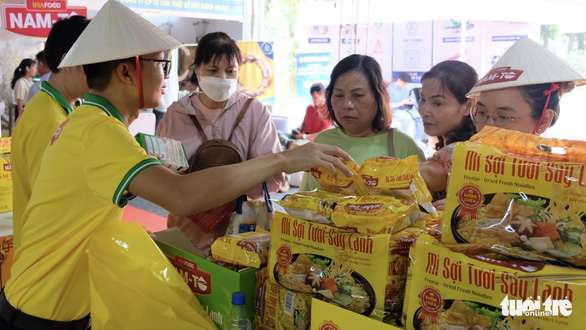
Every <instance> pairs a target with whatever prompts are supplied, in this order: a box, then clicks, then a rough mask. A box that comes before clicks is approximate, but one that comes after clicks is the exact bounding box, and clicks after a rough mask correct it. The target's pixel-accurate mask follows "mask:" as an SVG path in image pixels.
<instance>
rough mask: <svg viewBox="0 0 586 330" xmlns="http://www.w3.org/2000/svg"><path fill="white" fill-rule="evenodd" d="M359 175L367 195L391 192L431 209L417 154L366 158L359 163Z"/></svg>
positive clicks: (431, 210)
mask: <svg viewBox="0 0 586 330" xmlns="http://www.w3.org/2000/svg"><path fill="white" fill-rule="evenodd" d="M359 175H360V178H361V179H362V182H363V184H364V186H365V187H366V190H367V192H368V195H383V194H384V195H391V196H395V197H398V198H403V199H413V200H416V201H417V202H418V203H419V204H420V205H421V206H422V207H423V208H424V209H425V210H426V211H427V212H435V208H434V207H433V206H432V205H431V201H432V198H431V193H430V192H429V190H428V189H427V185H426V184H425V181H423V178H422V177H421V174H419V165H418V162H417V156H415V155H413V156H409V157H407V158H405V159H396V158H391V157H376V158H368V159H366V160H365V161H364V163H362V166H361V167H360V172H359Z"/></svg>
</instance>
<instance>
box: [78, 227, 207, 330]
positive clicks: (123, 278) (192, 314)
mask: <svg viewBox="0 0 586 330" xmlns="http://www.w3.org/2000/svg"><path fill="white" fill-rule="evenodd" d="M86 252H87V253H88V259H89V268H90V273H89V275H90V302H91V304H90V311H91V316H92V329H130V328H132V329H216V326H215V325H214V323H213V322H212V320H211V319H210V318H209V317H208V315H207V313H206V312H205V310H204V309H203V307H202V306H201V304H200V303H199V301H198V300H197V299H196V298H195V296H194V295H193V293H192V292H191V290H190V289H189V287H188V286H187V284H185V281H184V280H183V279H182V278H181V276H180V275H179V273H178V272H177V271H176V270H175V269H174V267H173V266H172V265H171V263H170V262H169V260H168V259H167V257H166V256H165V255H164V254H163V253H162V252H161V251H160V250H159V248H158V247H157V245H156V244H155V242H154V241H153V240H152V239H151V238H150V237H149V236H148V235H147V233H146V231H145V230H144V228H142V227H141V226H140V225H139V224H137V223H131V222H112V223H111V224H108V225H106V226H105V227H104V228H102V229H100V230H99V231H98V232H96V233H95V234H94V235H93V237H92V239H91V241H90V243H89V245H88V249H87V251H86Z"/></svg>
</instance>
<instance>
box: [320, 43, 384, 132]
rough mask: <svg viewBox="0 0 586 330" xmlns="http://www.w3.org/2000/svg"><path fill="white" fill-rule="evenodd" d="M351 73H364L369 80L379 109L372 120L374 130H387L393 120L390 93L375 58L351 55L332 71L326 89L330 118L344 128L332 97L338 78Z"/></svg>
mask: <svg viewBox="0 0 586 330" xmlns="http://www.w3.org/2000/svg"><path fill="white" fill-rule="evenodd" d="M351 71H356V72H360V73H362V74H363V75H364V76H365V77H366V80H368V85H369V86H370V89H372V93H373V94H374V99H375V101H376V104H377V109H376V115H375V116H374V119H373V120H372V130H373V131H374V132H380V131H383V130H385V129H387V128H388V127H389V126H390V125H391V122H392V120H393V119H392V116H391V105H390V101H389V99H390V97H389V93H388V92H387V89H386V85H385V82H384V81H383V75H382V71H381V68H380V65H379V64H378V62H377V61H376V60H375V59H374V58H372V57H370V56H367V55H358V54H354V55H350V56H348V57H346V58H344V59H342V60H341V61H340V62H338V64H336V66H335V67H334V69H333V70H332V74H331V76H330V84H329V85H328V87H327V88H326V104H327V105H328V112H329V114H330V118H331V119H332V120H333V121H334V123H335V124H336V126H338V127H340V128H342V129H343V128H344V127H343V126H342V125H341V124H340V122H339V121H338V119H337V118H336V115H335V114H334V107H333V106H332V95H333V92H334V86H335V85H336V80H338V78H339V77H340V76H341V75H343V74H344V73H347V72H351Z"/></svg>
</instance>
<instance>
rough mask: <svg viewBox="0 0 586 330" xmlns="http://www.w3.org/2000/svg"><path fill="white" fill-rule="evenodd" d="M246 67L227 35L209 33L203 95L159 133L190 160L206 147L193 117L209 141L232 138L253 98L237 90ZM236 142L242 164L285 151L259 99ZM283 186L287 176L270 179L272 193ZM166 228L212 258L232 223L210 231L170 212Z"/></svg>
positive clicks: (202, 59)
mask: <svg viewBox="0 0 586 330" xmlns="http://www.w3.org/2000/svg"><path fill="white" fill-rule="evenodd" d="M241 63H242V54H241V52H240V49H239V48H238V45H237V44H236V42H235V41H234V40H233V39H232V38H230V37H229V36H228V35H227V34H225V33H223V32H213V33H209V34H207V35H205V36H204V37H203V38H202V39H201V40H200V42H199V43H198V46H197V50H196V52H195V61H194V63H193V66H194V70H195V74H196V76H197V80H198V83H199V90H200V91H199V92H192V93H190V94H189V95H187V96H185V97H183V98H181V99H180V100H178V101H177V102H174V103H173V104H171V106H170V107H169V108H168V110H167V113H166V114H165V116H164V117H163V119H162V120H161V123H160V124H159V126H158V128H157V135H159V136H164V137H169V138H172V139H175V140H179V141H181V142H182V143H183V146H184V148H185V152H186V153H187V158H191V157H192V156H193V155H194V154H195V152H196V151H197V149H198V148H199V146H200V145H201V144H202V138H201V136H200V134H199V132H198V130H197V128H196V127H195V125H194V122H193V120H192V119H191V118H190V116H192V115H195V116H196V118H197V120H198V122H199V123H200V125H201V127H202V128H203V132H204V133H205V135H206V136H207V138H208V139H224V140H227V139H228V138H229V136H230V131H231V130H232V126H233V124H234V122H235V121H236V118H237V117H238V115H239V113H240V111H241V110H242V108H243V106H244V104H245V103H246V101H247V100H248V97H247V96H246V95H244V94H243V93H241V92H239V91H237V84H238V68H239V66H240V64H241ZM231 141H232V143H234V144H235V145H236V146H237V147H238V150H239V151H240V155H241V156H242V158H243V160H248V159H253V158H257V157H261V156H265V155H269V154H272V153H277V152H280V151H281V145H280V142H279V138H278V135H277V130H276V128H275V125H274V124H273V121H272V120H271V116H270V112H269V111H268V109H267V108H266V107H265V106H264V105H263V104H262V103H260V102H259V101H258V100H256V99H254V100H252V103H250V106H249V107H248V109H247V111H246V113H245V115H244V117H242V119H241V120H240V122H239V124H238V126H237V128H236V130H235V131H234V135H233V136H232V140H231ZM284 182H285V176H284V175H283V174H279V175H276V176H274V177H272V178H270V179H268V180H267V181H266V183H267V187H268V190H269V193H275V192H277V191H278V190H279V188H280V187H281V185H282V184H283V183H284ZM246 195H247V196H248V197H249V198H251V199H258V198H261V197H262V196H263V189H262V186H260V185H259V186H257V187H255V188H254V189H252V190H251V191H249V192H248V193H247V194H246ZM167 225H168V227H179V228H180V229H181V230H182V231H183V233H184V234H185V235H186V236H187V237H189V238H190V239H191V241H192V242H193V243H194V244H195V245H197V246H198V247H199V248H200V249H201V250H202V251H203V252H204V253H207V254H209V249H210V246H211V244H212V243H213V241H214V239H215V238H217V237H219V236H221V235H223V234H224V233H225V231H226V228H227V225H228V221H223V222H222V223H221V224H220V225H218V226H217V227H216V228H214V229H213V230H212V231H211V232H210V233H206V232H204V231H203V230H201V229H200V227H199V226H198V225H196V224H195V223H194V222H192V221H191V220H189V219H188V218H183V217H178V216H176V215H174V214H172V213H169V216H168V218H167Z"/></svg>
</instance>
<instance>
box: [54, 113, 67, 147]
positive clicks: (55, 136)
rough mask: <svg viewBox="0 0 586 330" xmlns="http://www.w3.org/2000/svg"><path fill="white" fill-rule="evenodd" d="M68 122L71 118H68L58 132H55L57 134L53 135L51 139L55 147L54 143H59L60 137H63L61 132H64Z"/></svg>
mask: <svg viewBox="0 0 586 330" xmlns="http://www.w3.org/2000/svg"><path fill="white" fill-rule="evenodd" d="M68 121H69V117H67V119H65V121H64V122H63V123H62V124H61V125H60V126H59V128H57V130H56V131H55V134H53V137H52V138H51V145H53V143H55V141H57V139H58V138H59V135H61V131H63V127H65V124H67V122H68Z"/></svg>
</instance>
